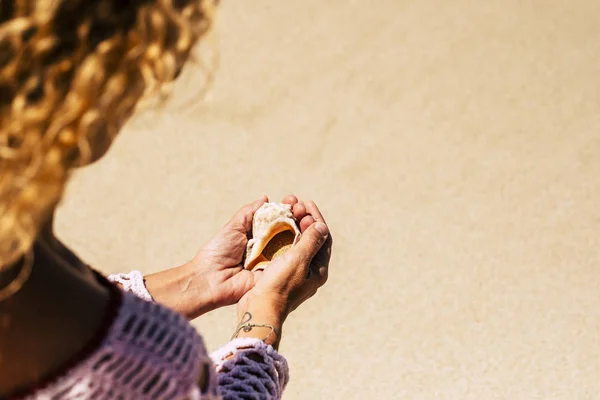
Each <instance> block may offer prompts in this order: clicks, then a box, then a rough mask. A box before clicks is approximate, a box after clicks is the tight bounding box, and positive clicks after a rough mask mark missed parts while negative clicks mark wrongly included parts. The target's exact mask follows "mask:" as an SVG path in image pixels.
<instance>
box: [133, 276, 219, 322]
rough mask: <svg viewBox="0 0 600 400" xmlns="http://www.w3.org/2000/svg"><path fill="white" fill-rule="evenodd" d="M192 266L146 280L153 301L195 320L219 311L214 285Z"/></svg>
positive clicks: (148, 277)
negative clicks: (214, 297) (214, 298)
mask: <svg viewBox="0 0 600 400" xmlns="http://www.w3.org/2000/svg"><path fill="white" fill-rule="evenodd" d="M201 278H202V277H201V276H199V273H198V272H197V271H196V270H195V269H194V268H192V266H191V265H190V264H184V265H181V266H179V267H175V268H171V269H167V270H164V271H160V272H157V273H154V274H150V275H146V276H144V282H145V284H146V288H147V289H148V291H149V292H150V294H151V295H152V298H153V299H154V300H155V301H156V302H158V303H161V304H163V305H164V306H167V307H169V308H171V309H172V310H175V311H177V312H178V313H180V314H182V315H184V316H186V317H187V318H188V319H194V318H196V317H198V316H200V315H202V314H205V313H207V312H209V311H212V310H214V309H215V308H216V305H215V304H214V302H213V299H212V295H211V290H210V285H209V284H208V282H206V281H205V280H204V279H201Z"/></svg>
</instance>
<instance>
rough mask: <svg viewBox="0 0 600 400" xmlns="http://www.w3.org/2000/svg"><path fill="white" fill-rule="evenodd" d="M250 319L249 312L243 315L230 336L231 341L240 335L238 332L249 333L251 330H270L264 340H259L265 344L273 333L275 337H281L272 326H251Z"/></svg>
mask: <svg viewBox="0 0 600 400" xmlns="http://www.w3.org/2000/svg"><path fill="white" fill-rule="evenodd" d="M246 317H248V319H246V320H244V319H245V318H246ZM250 319H252V314H250V313H249V312H246V313H245V314H244V316H243V317H242V320H241V321H240V323H239V324H238V326H237V328H236V329H235V332H234V333H233V335H232V336H231V340H233V339H235V338H237V337H238V335H239V334H240V331H244V332H250V331H251V330H252V328H269V329H271V332H269V334H268V335H267V336H266V337H265V338H264V339H261V340H262V341H263V342H265V343H266V342H267V340H268V339H269V338H270V337H271V335H272V334H273V333H275V335H277V337H281V335H280V334H279V332H277V328H275V327H274V326H273V325H267V324H251V323H250V322H249V321H250Z"/></svg>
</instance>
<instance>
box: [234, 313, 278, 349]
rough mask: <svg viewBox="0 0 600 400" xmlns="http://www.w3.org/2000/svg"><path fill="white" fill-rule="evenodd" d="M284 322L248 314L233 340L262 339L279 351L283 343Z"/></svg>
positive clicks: (235, 332)
mask: <svg viewBox="0 0 600 400" xmlns="http://www.w3.org/2000/svg"><path fill="white" fill-rule="evenodd" d="M282 326H283V321H282V320H281V319H280V318H279V317H278V316H276V317H273V316H271V315H260V314H253V313H251V312H246V313H244V315H243V316H242V317H241V319H240V320H239V323H238V325H237V327H236V329H235V331H234V333H233V336H232V337H231V339H237V338H255V339H260V340H262V341H263V342H265V343H266V344H268V345H271V346H273V348H275V349H278V348H279V343H280V341H281V333H282Z"/></svg>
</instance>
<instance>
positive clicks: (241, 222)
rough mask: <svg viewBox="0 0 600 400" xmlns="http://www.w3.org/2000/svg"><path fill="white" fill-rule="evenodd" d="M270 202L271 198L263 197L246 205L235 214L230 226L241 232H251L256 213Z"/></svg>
mask: <svg viewBox="0 0 600 400" xmlns="http://www.w3.org/2000/svg"><path fill="white" fill-rule="evenodd" d="M268 201H269V198H268V197H267V196H262V197H261V198H260V199H258V200H255V201H253V202H252V203H249V204H246V205H245V206H243V207H242V208H240V209H239V211H238V212H237V213H235V215H234V216H233V218H231V221H229V225H232V226H234V227H236V228H237V229H239V230H243V231H244V232H249V231H250V230H251V229H252V218H254V213H255V212H256V210H258V209H259V208H260V207H261V206H262V205H263V204H265V203H266V202H268Z"/></svg>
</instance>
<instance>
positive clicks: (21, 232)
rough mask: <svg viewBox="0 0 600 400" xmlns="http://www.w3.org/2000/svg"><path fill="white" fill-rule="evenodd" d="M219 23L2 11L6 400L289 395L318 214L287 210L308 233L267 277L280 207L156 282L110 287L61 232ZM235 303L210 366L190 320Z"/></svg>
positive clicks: (169, 14)
mask: <svg viewBox="0 0 600 400" xmlns="http://www.w3.org/2000/svg"><path fill="white" fill-rule="evenodd" d="M212 15H213V4H211V2H209V1H202V0H138V1H126V0H55V1H50V0H48V1H43V0H38V1H35V0H21V1H19V0H2V1H0V171H1V173H0V398H2V399H3V398H41V399H46V398H47V399H50V398H52V399H75V398H77V399H81V398H88V399H111V398H115V399H146V398H147V399H158V398H165V399H180V398H185V399H188V398H220V397H222V398H226V399H237V398H260V399H263V398H265V399H266V398H279V397H281V393H282V392H283V390H284V388H285V385H286V383H287V381H288V370H287V363H286V361H285V359H284V358H283V357H282V356H281V355H280V354H279V353H278V352H277V348H278V345H279V341H280V339H281V333H282V324H283V322H284V321H285V319H286V318H287V316H288V314H289V313H290V312H291V311H292V310H294V309H295V308H296V307H298V306H299V305H300V304H301V303H302V302H304V301H305V300H306V299H308V298H309V297H310V296H312V295H313V294H314V293H315V292H316V290H317V289H318V288H319V287H320V286H321V285H323V284H324V283H325V281H326V280H327V271H328V262H329V257H330V253H331V237H330V235H329V233H328V228H327V225H326V224H325V221H324V220H323V217H322V216H321V213H320V212H319V210H318V208H317V207H316V205H315V204H314V203H313V202H299V201H298V199H297V198H296V197H294V196H288V197H286V198H285V199H284V200H283V201H284V202H286V203H288V204H290V205H291V206H292V209H293V212H294V215H295V217H296V218H297V219H298V221H299V224H300V229H301V231H302V232H303V235H302V237H301V239H300V241H299V242H298V243H297V245H296V246H295V247H294V248H292V249H291V250H290V251H289V252H288V253H286V254H285V255H283V256H281V257H279V258H277V259H276V260H275V261H273V262H272V263H271V264H270V265H269V266H268V268H266V269H265V270H264V271H261V272H250V271H247V270H244V269H243V268H242V267H241V262H242V257H243V252H244V248H245V246H246V243H247V235H248V233H249V231H250V229H251V221H252V217H253V214H254V212H255V211H256V210H257V209H258V208H259V207H260V206H261V205H262V204H264V203H265V202H266V201H267V198H266V197H265V198H261V199H259V200H256V201H254V202H252V203H250V204H248V205H246V206H244V207H243V208H241V209H240V210H239V211H238V212H237V213H236V214H235V215H234V217H233V218H232V219H231V221H230V222H229V223H227V224H226V225H225V227H224V228H223V229H222V230H221V231H220V232H219V233H217V234H216V235H215V236H214V237H213V238H212V239H211V240H210V241H209V242H208V243H207V244H206V245H205V246H203V247H202V249H201V250H200V251H199V253H198V254H197V255H196V256H195V257H194V258H193V259H192V260H191V261H190V262H188V263H186V264H184V265H182V266H179V267H176V268H172V269H169V270H166V271H163V272H160V273H157V274H152V275H149V276H145V277H143V276H142V275H141V273H139V272H138V271H133V272H130V273H128V274H117V275H112V276H110V277H108V279H106V278H104V277H102V276H101V275H100V274H99V273H97V272H95V271H94V270H92V269H91V268H90V267H89V266H87V265H86V264H85V263H84V262H82V261H81V260H80V259H79V258H78V257H77V256H76V255H75V254H73V253H72V252H71V251H69V249H68V248H67V247H66V246H64V245H63V244H62V243H60V241H58V240H57V239H56V237H55V236H54V234H53V229H52V222H53V212H54V210H55V208H56V205H57V204H58V202H59V200H60V197H61V195H62V192H63V188H64V185H65V183H66V181H67V179H68V177H69V174H70V172H71V170H72V169H73V168H75V167H78V166H81V165H86V164H88V163H90V162H92V161H94V160H96V159H98V158H100V157H101V156H102V155H103V154H104V153H105V151H106V150H107V149H108V148H109V146H110V144H111V142H112V140H113V138H114V137H115V135H116V134H117V132H118V131H119V129H120V128H121V126H122V125H123V124H124V122H125V121H126V120H127V119H128V117H129V116H130V115H131V114H132V112H133V111H134V109H135V107H136V104H137V103H138V102H139V100H140V99H141V98H142V97H143V96H144V95H148V94H149V93H150V94H151V93H152V92H155V91H156V90H157V89H158V88H160V86H161V85H164V84H165V83H168V82H171V81H172V80H174V79H175V78H176V76H177V75H178V74H179V72H180V71H181V69H182V67H183V65H184V63H185V62H186V60H187V59H188V57H189V54H190V50H191V48H192V46H193V45H194V44H195V43H196V42H197V40H198V39H199V38H201V37H202V36H203V35H204V34H205V33H206V32H207V31H208V29H209V28H210V26H211V22H212ZM234 303H237V314H238V315H237V316H238V325H237V328H234V329H232V330H233V339H232V340H231V341H230V342H229V343H227V344H226V345H225V346H224V347H222V348H221V349H219V350H218V351H217V352H215V353H214V354H213V355H212V359H211V358H209V356H208V355H207V353H206V350H205V348H204V345H203V343H202V339H201V338H200V337H199V336H198V335H197V333H196V332H195V330H194V329H193V328H192V327H191V325H190V324H189V323H188V322H187V320H186V318H187V319H192V318H195V317H197V316H199V315H202V314H204V313H206V312H208V311H210V310H213V309H215V308H218V307H221V306H224V305H229V304H234ZM232 328H233V327H232Z"/></svg>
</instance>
